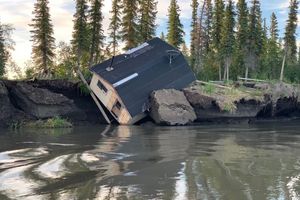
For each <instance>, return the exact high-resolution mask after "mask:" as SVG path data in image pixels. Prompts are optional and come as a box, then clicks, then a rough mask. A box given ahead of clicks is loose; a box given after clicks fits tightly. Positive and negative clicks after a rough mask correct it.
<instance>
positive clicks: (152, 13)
mask: <svg viewBox="0 0 300 200" xmlns="http://www.w3.org/2000/svg"><path fill="white" fill-rule="evenodd" d="M140 13H141V16H140V19H139V37H140V41H139V43H144V42H146V41H148V40H150V39H152V38H153V37H154V36H155V30H156V23H155V20H156V14H157V1H155V0H141V5H140Z"/></svg>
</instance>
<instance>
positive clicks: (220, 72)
mask: <svg viewBox="0 0 300 200" xmlns="http://www.w3.org/2000/svg"><path fill="white" fill-rule="evenodd" d="M219 81H222V67H221V65H219Z"/></svg>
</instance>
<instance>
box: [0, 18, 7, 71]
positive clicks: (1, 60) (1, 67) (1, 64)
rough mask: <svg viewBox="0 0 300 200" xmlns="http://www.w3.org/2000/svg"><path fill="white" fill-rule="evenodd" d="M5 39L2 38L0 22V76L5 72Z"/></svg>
mask: <svg viewBox="0 0 300 200" xmlns="http://www.w3.org/2000/svg"><path fill="white" fill-rule="evenodd" d="M4 43H5V39H4V30H3V26H2V24H1V22H0V77H2V76H3V75H4V73H5V65H6V62H7V56H6V50H5V45H4Z"/></svg>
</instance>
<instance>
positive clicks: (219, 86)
mask: <svg viewBox="0 0 300 200" xmlns="http://www.w3.org/2000/svg"><path fill="white" fill-rule="evenodd" d="M196 82H197V83H200V84H202V85H213V86H215V87H218V88H222V89H227V90H231V89H232V87H227V86H223V85H219V84H215V83H210V82H205V81H199V80H197V81H196Z"/></svg>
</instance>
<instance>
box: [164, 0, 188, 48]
mask: <svg viewBox="0 0 300 200" xmlns="http://www.w3.org/2000/svg"><path fill="white" fill-rule="evenodd" d="M168 12H169V14H168V17H169V20H168V34H167V40H168V43H169V44H171V45H173V46H174V47H176V48H179V47H180V45H181V44H182V43H183V42H184V40H183V36H184V31H183V25H182V24H181V22H180V14H179V13H180V8H179V6H178V4H177V0H171V3H170V7H169V11H168Z"/></svg>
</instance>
